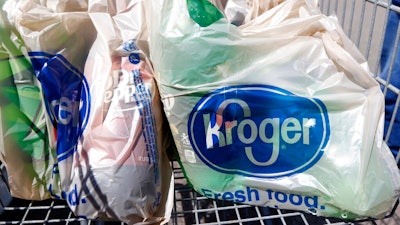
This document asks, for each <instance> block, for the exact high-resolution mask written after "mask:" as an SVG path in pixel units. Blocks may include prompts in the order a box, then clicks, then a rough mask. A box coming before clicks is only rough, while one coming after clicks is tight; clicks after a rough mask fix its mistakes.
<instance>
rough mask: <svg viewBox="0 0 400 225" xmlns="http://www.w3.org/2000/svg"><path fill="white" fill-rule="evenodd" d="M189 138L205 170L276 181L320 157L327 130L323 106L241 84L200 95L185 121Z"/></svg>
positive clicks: (280, 91)
mask: <svg viewBox="0 0 400 225" xmlns="http://www.w3.org/2000/svg"><path fill="white" fill-rule="evenodd" d="M188 134H189V139H190V142H191V144H192V147H193V149H194V150H195V152H196V154H197V155H198V157H199V158H200V159H201V160H202V161H203V162H204V163H205V164H207V165H208V166H209V167H211V168H213V169H215V170H217V171H220V172H223V173H228V174H241V175H244V176H252V177H263V178H276V177H282V176H289V175H292V174H296V173H300V172H302V171H305V170H307V169H308V168H310V167H312V166H313V165H314V164H315V163H317V162H318V160H319V159H320V158H321V156H322V155H323V152H324V148H325V146H326V144H327V142H328V140H329V135H330V125H329V118H328V114H327V110H326V107H325V105H324V104H323V103H322V101H320V100H318V99H314V98H305V97H301V96H297V95H294V94H292V93H291V92H288V91H286V90H284V89H281V88H277V87H274V86H266V85H240V86H231V87H225V88H222V89H218V90H216V91H214V92H212V93H209V94H207V95H206V96H204V97H203V98H202V99H201V100H200V101H199V102H198V103H197V104H196V106H195V107H194V108H193V110H192V112H191V113H190V116H189V124H188Z"/></svg>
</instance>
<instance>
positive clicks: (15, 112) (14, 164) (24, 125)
mask: <svg viewBox="0 0 400 225" xmlns="http://www.w3.org/2000/svg"><path fill="white" fill-rule="evenodd" d="M0 6H1V7H2V6H3V2H2V1H0ZM26 53H27V52H26V49H25V46H24V43H23V41H21V39H20V38H18V34H17V32H16V31H15V30H14V29H13V27H12V26H10V24H8V22H7V19H6V18H5V16H4V14H3V12H2V16H1V17H0V161H1V162H2V163H3V164H4V165H5V167H6V168H7V171H8V173H7V175H8V177H7V181H8V187H9V191H10V193H11V195H12V196H13V197H18V198H22V199H32V200H43V199H48V198H50V192H49V191H48V186H49V185H50V184H51V180H52V179H51V177H52V169H53V167H52V164H53V163H54V162H53V161H52V160H53V159H54V158H53V157H51V156H52V153H54V152H51V149H50V147H49V143H48V142H49V137H48V132H47V129H46V123H45V110H44V105H43V104H42V101H41V95H40V90H39V87H38V85H37V80H36V78H35V74H34V72H33V68H32V65H31V63H30V61H29V56H27V54H26ZM1 193H7V189H5V190H2V191H1ZM2 197H4V196H2ZM4 199H7V198H6V197H4Z"/></svg>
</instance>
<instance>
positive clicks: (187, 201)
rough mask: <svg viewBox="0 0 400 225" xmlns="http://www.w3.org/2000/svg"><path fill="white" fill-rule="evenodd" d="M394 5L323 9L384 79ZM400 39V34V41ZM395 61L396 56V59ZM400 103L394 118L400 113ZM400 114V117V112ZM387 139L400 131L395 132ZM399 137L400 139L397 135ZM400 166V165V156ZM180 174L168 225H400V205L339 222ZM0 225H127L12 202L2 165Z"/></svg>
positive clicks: (376, 2)
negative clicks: (234, 197)
mask: <svg viewBox="0 0 400 225" xmlns="http://www.w3.org/2000/svg"><path fill="white" fill-rule="evenodd" d="M390 2H391V0H346V1H344V0H320V2H319V5H320V8H321V10H322V11H323V12H324V13H325V14H327V15H336V16H337V18H338V20H339V21H340V23H341V24H342V27H343V29H344V31H345V32H346V34H347V35H348V36H349V37H350V39H351V40H352V41H353V42H354V43H355V44H356V46H357V47H358V48H359V49H360V51H361V52H362V53H363V55H364V56H365V57H366V58H367V59H368V63H369V66H370V69H371V71H372V72H373V73H374V74H375V75H376V74H379V72H380V71H379V70H380V68H379V58H380V54H381V48H382V43H383V34H384V32H385V27H386V23H387V18H388V14H389V11H390V10H393V11H397V12H399V13H400V8H399V7H396V6H393V5H391V3H390ZM399 37H400V29H399V32H398V33H397V40H398V39H399ZM392 57H393V56H392ZM376 80H377V81H378V82H379V83H380V84H381V85H382V87H384V90H385V91H384V93H385V94H386V93H387V92H393V93H395V94H396V95H397V96H398V95H399V89H398V87H395V86H394V85H392V84H391V83H390V82H389V81H387V80H384V79H382V78H379V77H378V76H376ZM399 103H400V98H397V102H396V106H395V109H394V112H395V113H394V114H396V112H397V109H398V108H399ZM399 113H400V112H399ZM392 124H393V120H392V122H391V124H390V125H389V129H388V130H387V133H386V135H385V136H386V139H385V141H387V140H388V138H389V137H390V136H391V135H393V134H396V133H399V132H400V131H396V130H393V129H391V126H392ZM397 135H398V134H397ZM396 161H397V162H399V161H400V155H397V157H396ZM171 165H172V167H173V169H174V175H175V191H174V198H175V201H174V208H173V212H172V217H171V220H170V222H169V223H168V224H173V225H185V224H208V225H212V224H214V225H217V224H218V225H219V224H240V225H242V224H243V225H245V224H248V225H250V224H262V225H303V224H304V225H323V224H349V225H350V224H354V225H367V224H382V225H383V224H390V225H397V224H400V209H398V207H397V205H396V206H395V207H394V208H393V211H392V212H391V213H390V214H388V215H387V218H385V219H383V220H379V221H376V220H365V221H353V222H344V221H340V220H338V219H330V218H321V217H316V216H313V215H310V214H303V213H301V212H295V211H289V210H281V209H273V208H268V207H255V206H249V205H241V204H235V203H231V202H224V201H216V200H211V199H207V198H205V197H203V196H201V195H200V194H198V193H196V192H194V191H193V190H192V189H191V188H190V187H189V185H188V184H187V183H186V180H185V178H184V176H183V173H182V170H181V169H180V167H179V164H178V163H177V162H171ZM0 177H1V179H0V225H1V224H60V225H61V224H80V225H83V224H96V225H102V224H104V225H106V224H122V223H120V222H102V221H87V220H84V219H82V218H77V217H75V216H74V215H73V214H72V212H71V211H70V210H69V208H68V206H67V205H66V203H65V202H64V201H62V200H46V201H27V200H21V199H16V198H11V197H10V195H9V193H8V192H7V188H6V183H7V172H6V170H5V167H4V165H0Z"/></svg>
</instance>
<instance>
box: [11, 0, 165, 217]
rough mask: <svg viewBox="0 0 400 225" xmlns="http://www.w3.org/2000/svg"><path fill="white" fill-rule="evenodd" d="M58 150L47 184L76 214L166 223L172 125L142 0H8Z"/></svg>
mask: <svg viewBox="0 0 400 225" xmlns="http://www.w3.org/2000/svg"><path fill="white" fill-rule="evenodd" d="M7 3H8V7H6V8H5V11H6V12H7V16H8V18H9V20H10V21H11V22H12V24H13V25H14V26H15V27H16V29H17V30H18V32H19V34H20V35H21V37H22V39H23V41H24V42H25V44H26V46H27V48H28V53H29V56H30V60H31V62H32V65H33V68H34V70H35V73H36V77H37V78H38V80H39V81H40V86H41V91H42V93H43V100H44V103H45V106H46V112H47V115H48V116H47V123H48V125H49V127H50V131H51V132H50V137H53V138H54V145H53V146H52V147H53V149H54V150H55V151H56V152H57V154H56V161H57V162H56V163H55V164H54V168H53V170H52V173H53V175H54V176H55V177H59V179H58V180H55V182H53V183H52V184H51V185H50V186H49V188H48V189H49V191H50V192H51V195H52V197H53V198H59V199H65V200H66V201H67V203H68V205H69V206H70V208H71V210H72V211H73V212H74V214H75V215H77V216H79V217H83V218H87V219H99V220H116V221H122V222H125V223H127V224H164V223H166V222H168V220H169V217H170V214H171V211H172V199H173V176H172V170H171V167H170V165H169V161H168V158H167V156H166V148H168V147H169V146H170V142H168V141H167V140H168V139H167V138H168V137H169V136H168V132H169V130H164V129H162V128H164V127H165V126H163V123H164V122H163V121H164V117H163V111H162V108H161V101H160V99H159V94H158V90H157V87H156V85H155V81H154V79H153V70H152V67H151V64H150V62H149V61H148V58H147V57H148V56H147V54H148V53H147V52H146V50H147V49H146V48H147V47H146V46H147V40H146V26H145V23H144V9H143V1H46V2H40V3H39V2H34V1H25V0H21V1H12V0H10V1H8V2H7Z"/></svg>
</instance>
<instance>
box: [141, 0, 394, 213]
mask: <svg viewBox="0 0 400 225" xmlns="http://www.w3.org/2000/svg"><path fill="white" fill-rule="evenodd" d="M222 2H223V1H219V3H220V4H217V5H219V6H224V7H225V8H221V9H218V8H217V7H215V6H214V5H213V4H212V3H210V2H208V1H206V0H200V1H195V0H151V1H148V3H149V5H148V6H149V8H150V9H151V10H152V11H151V13H148V15H149V16H148V18H147V19H148V21H149V23H150V24H149V31H150V32H151V33H150V35H149V36H150V54H151V60H152V63H153V66H154V69H155V73H156V79H157V82H158V85H159V90H160V94H161V97H162V101H163V103H164V110H165V112H166V115H167V117H168V121H169V124H170V127H171V130H172V132H173V136H174V140H175V143H176V146H177V148H178V152H179V156H180V161H181V164H182V166H183V169H184V172H185V175H186V176H187V179H188V181H189V182H190V183H191V184H192V186H193V187H194V189H195V190H196V191H198V192H199V193H201V194H202V195H204V196H206V197H208V198H213V199H219V200H229V201H233V202H237V203H246V204H252V205H262V206H270V207H274V208H283V209H292V210H301V211H305V212H310V213H313V214H316V215H319V216H327V217H338V218H342V219H355V218H363V217H376V218H380V217H383V216H385V215H386V213H387V212H388V211H390V210H391V209H392V207H393V205H394V202H395V201H396V200H397V198H398V195H399V189H400V184H399V181H400V179H399V178H400V176H399V172H398V169H397V166H396V163H395V161H394V159H393V156H392V155H391V154H390V152H389V150H388V148H387V146H386V144H385V143H384V142H383V141H382V131H383V104H384V100H383V95H382V93H381V91H380V88H379V85H378V83H377V82H376V81H375V80H374V79H373V78H372V76H371V73H370V72H369V69H368V65H367V63H366V61H365V59H364V58H363V56H362V55H361V54H360V53H359V51H358V50H357V49H356V47H355V46H354V45H353V44H352V43H351V42H350V40H349V39H348V38H347V37H346V36H345V35H344V33H343V31H342V30H341V28H340V26H339V24H338V23H337V21H336V19H335V18H331V17H326V16H324V15H323V14H321V12H320V11H319V9H318V8H317V1H312V0H287V1H253V2H252V5H247V4H242V2H243V1H227V2H226V1H225V2H223V3H224V4H221V3H222ZM234 3H237V4H236V6H234V7H233V8H232V6H233V5H235V4H234ZM228 6H229V7H228ZM235 8H237V9H236V13H235V10H234V11H233V12H234V13H232V11H229V10H225V9H235ZM228 12H230V13H228ZM150 15H151V16H150ZM232 23H233V24H232Z"/></svg>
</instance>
